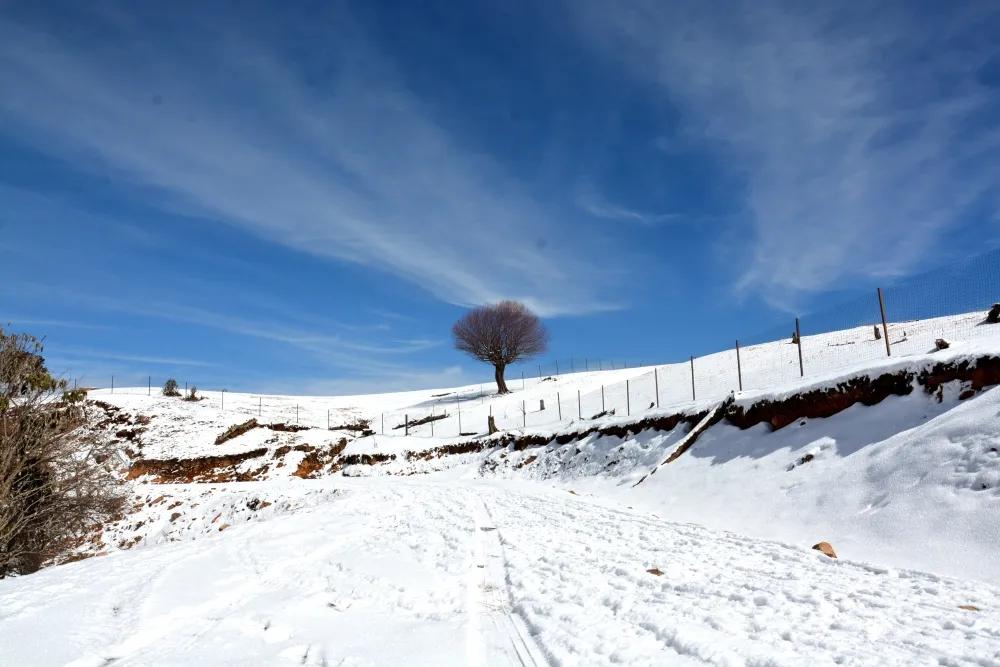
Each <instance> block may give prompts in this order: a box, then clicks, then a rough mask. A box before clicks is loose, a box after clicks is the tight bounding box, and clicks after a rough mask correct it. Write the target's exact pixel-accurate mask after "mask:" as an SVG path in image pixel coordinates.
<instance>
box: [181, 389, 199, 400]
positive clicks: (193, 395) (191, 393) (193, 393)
mask: <svg viewBox="0 0 1000 667" xmlns="http://www.w3.org/2000/svg"><path fill="white" fill-rule="evenodd" d="M184 400H185V401H200V400H201V399H200V398H198V387H196V386H194V385H191V388H190V389H188V395H187V396H185V397H184Z"/></svg>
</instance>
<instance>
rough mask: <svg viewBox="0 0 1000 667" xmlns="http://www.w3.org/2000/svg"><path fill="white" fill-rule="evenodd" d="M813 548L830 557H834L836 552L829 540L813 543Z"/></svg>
mask: <svg viewBox="0 0 1000 667" xmlns="http://www.w3.org/2000/svg"><path fill="white" fill-rule="evenodd" d="M812 548H813V549H815V550H816V551H819V552H822V553H824V554H826V555H827V556H829V557H830V558H836V557H837V552H836V551H834V550H833V546H832V545H831V544H830V543H829V542H820V543H819V544H814V545H813V547H812Z"/></svg>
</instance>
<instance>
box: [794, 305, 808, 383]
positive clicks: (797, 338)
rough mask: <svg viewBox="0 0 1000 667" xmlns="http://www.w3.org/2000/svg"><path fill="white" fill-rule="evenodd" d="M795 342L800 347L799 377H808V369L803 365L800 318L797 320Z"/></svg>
mask: <svg viewBox="0 0 1000 667" xmlns="http://www.w3.org/2000/svg"><path fill="white" fill-rule="evenodd" d="M795 342H796V343H798V345H799V377H805V376H806V369H805V367H804V366H803V365H802V331H801V330H800V329H799V318H797V317H796V318H795Z"/></svg>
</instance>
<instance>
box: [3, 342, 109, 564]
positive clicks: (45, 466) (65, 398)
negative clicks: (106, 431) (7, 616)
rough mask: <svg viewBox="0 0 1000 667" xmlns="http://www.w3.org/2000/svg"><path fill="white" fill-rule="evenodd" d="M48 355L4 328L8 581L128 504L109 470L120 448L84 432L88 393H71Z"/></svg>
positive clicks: (37, 344)
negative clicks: (47, 362) (55, 373)
mask: <svg viewBox="0 0 1000 667" xmlns="http://www.w3.org/2000/svg"><path fill="white" fill-rule="evenodd" d="M41 352H42V344H41V342H40V341H39V340H37V339H35V338H33V337H32V336H28V335H25V334H10V333H6V332H4V331H3V329H0V578H2V577H5V576H7V575H11V574H25V573H28V572H32V571H34V570H37V569H38V568H39V567H40V566H41V565H42V564H43V563H45V562H46V561H47V560H49V559H51V558H53V557H55V556H58V555H59V554H60V553H61V552H63V551H64V550H65V549H67V548H68V547H69V546H70V545H71V544H72V542H73V540H75V539H78V538H80V537H81V536H83V535H84V534H85V533H86V532H87V530H88V529H89V528H91V527H92V526H94V525H96V524H97V523H99V522H101V521H102V520H105V519H107V518H108V517H109V516H110V515H112V514H113V513H114V512H116V511H117V510H118V508H119V507H120V505H121V494H120V491H119V488H120V487H119V485H118V483H117V481H116V479H115V478H114V476H113V475H112V474H111V472H110V471H109V470H108V469H107V468H106V467H105V465H102V462H106V461H108V459H109V457H110V455H111V454H112V453H113V452H112V445H110V444H109V443H102V442H100V441H99V440H97V439H92V438H87V437H85V436H84V435H82V434H81V432H80V430H79V429H78V427H79V426H81V425H83V423H84V422H85V421H86V413H85V406H84V405H83V403H82V400H83V397H84V395H85V392H84V391H83V390H74V391H66V383H65V381H62V380H57V379H55V378H53V377H52V375H50V374H49V371H48V370H47V369H46V368H45V360H44V359H43V358H42V356H41Z"/></svg>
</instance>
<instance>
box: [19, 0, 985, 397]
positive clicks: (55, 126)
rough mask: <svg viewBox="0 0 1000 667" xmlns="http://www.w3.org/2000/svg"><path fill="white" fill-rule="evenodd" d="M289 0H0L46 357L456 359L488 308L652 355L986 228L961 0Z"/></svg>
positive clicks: (37, 317)
mask: <svg viewBox="0 0 1000 667" xmlns="http://www.w3.org/2000/svg"><path fill="white" fill-rule="evenodd" d="M290 4H294V6H289V3H273V4H271V5H269V4H265V3H212V2H210V3H190V4H188V3H158V4H150V3H142V6H140V4H139V3H125V2H119V3H101V2H95V3H84V4H81V3H60V2H46V3H19V2H0V320H2V321H5V322H9V323H11V325H12V326H13V328H15V329H19V330H28V331H31V332H34V333H37V334H41V335H45V336H46V338H47V341H48V346H47V349H48V356H49V358H50V361H51V363H52V365H53V367H55V368H56V369H57V370H59V371H61V372H63V373H66V374H67V375H70V376H81V377H84V378H86V380H87V381H89V382H92V383H101V384H105V383H106V382H107V380H103V381H102V380H101V378H104V377H106V376H109V375H110V374H111V373H115V374H116V375H118V376H119V378H126V379H125V380H124V381H125V382H129V381H130V380H131V382H133V383H134V382H137V381H139V379H140V378H144V377H145V376H146V375H147V374H152V375H153V376H154V377H156V378H162V377H164V376H167V375H174V376H177V377H178V378H189V379H190V380H191V381H193V382H197V383H199V384H200V385H202V386H207V387H227V388H230V389H233V390H235V389H244V390H249V391H264V392H278V391H289V392H290V391H297V392H303V393H325V392H336V393H341V392H353V391H375V390H388V389H401V388H414V387H425V386H437V385H446V384H454V383H461V382H467V381H478V380H479V379H481V378H488V377H489V375H490V374H489V373H488V372H486V371H485V369H482V368H481V367H479V366H477V365H476V364H475V363H474V362H471V361H469V360H466V359H465V358H463V357H462V356H461V355H459V354H458V353H457V352H455V351H453V350H451V348H450V341H449V330H450V325H451V323H452V322H453V321H454V320H455V319H456V318H457V317H458V316H460V315H461V313H462V312H463V311H464V309H466V308H467V307H469V306H471V305H475V304H479V303H484V302H490V301H495V300H497V299H501V298H515V299H521V300H523V301H525V302H527V303H528V304H529V305H531V306H532V307H533V308H535V309H536V310H537V311H538V312H539V313H540V314H541V315H543V316H544V317H545V318H546V322H547V323H548V325H549V327H550V330H551V332H552V351H551V354H549V355H547V357H546V359H551V358H554V357H559V358H564V359H565V358H568V357H571V356H573V357H576V358H581V357H589V358H591V359H593V358H597V357H603V358H606V359H607V358H612V357H613V358H616V359H619V360H621V359H625V358H628V359H633V360H659V361H671V360H677V359H682V358H685V357H686V356H687V355H688V354H700V353H704V352H709V351H713V350H715V349H720V348H722V347H725V346H727V345H729V342H730V341H731V340H732V339H733V338H735V337H737V336H741V335H744V334H742V333H741V332H754V331H760V330H764V329H767V328H769V327H773V326H775V325H780V326H784V324H783V323H784V322H787V321H788V319H789V317H790V314H791V313H795V312H803V311H808V310H810V309H813V308H816V307H817V306H819V305H822V304H825V303H828V302H829V299H830V298H831V297H830V293H831V292H834V293H836V294H837V295H845V294H846V295H850V294H853V293H855V292H856V291H857V292H858V293H860V291H864V292H865V293H867V292H869V291H870V289H871V288H872V287H873V286H875V285H877V284H890V283H892V282H898V281H900V280H905V279H906V277H907V276H908V275H911V274H913V273H917V272H920V271H923V270H926V269H928V268H933V267H934V266H940V265H945V264H947V263H949V262H953V261H955V260H958V259H961V258H964V257H967V256H970V255H972V254H975V253H979V252H982V251H984V250H988V249H991V248H994V247H997V246H998V245H1000V234H998V230H1000V225H998V218H997V210H998V208H997V207H998V196H1000V191H998V189H997V187H996V184H997V183H998V182H1000V150H998V149H1000V43H998V42H997V40H996V39H995V35H996V34H1000V11H998V9H997V6H996V4H995V3H990V2H982V3H975V2H973V3H959V6H956V7H947V8H946V7H943V6H941V5H940V3H886V2H879V3H861V2H850V3H809V5H810V6H808V7H805V6H803V3H771V2H749V3H712V2H670V3H664V2H620V3H608V2H599V1H594V2H589V1H586V0H580V1H573V2H552V3H521V2H511V3H492V2H491V3H476V2H468V3H454V2H439V3H437V2H428V3H411V2H399V3H391V2H390V3H372V2H365V3H360V2H359V3H350V2H346V3H331V2H317V3H305V2H303V3H290ZM84 5H86V6H84ZM120 381H123V380H120Z"/></svg>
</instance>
